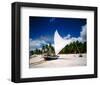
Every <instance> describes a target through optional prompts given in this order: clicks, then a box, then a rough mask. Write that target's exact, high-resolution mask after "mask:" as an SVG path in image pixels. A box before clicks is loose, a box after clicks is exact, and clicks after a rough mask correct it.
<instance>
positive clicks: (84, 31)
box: [64, 25, 87, 42]
mask: <svg viewBox="0 0 100 85" xmlns="http://www.w3.org/2000/svg"><path fill="white" fill-rule="evenodd" d="M86 28H87V26H86V25H84V26H82V30H81V32H80V36H79V37H71V35H70V34H68V35H67V36H66V37H64V39H68V40H71V42H74V41H79V42H85V41H86Z"/></svg>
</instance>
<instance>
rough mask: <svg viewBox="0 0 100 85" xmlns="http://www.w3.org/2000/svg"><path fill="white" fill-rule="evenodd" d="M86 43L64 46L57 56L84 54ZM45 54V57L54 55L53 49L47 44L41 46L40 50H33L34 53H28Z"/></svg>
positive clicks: (73, 43)
mask: <svg viewBox="0 0 100 85" xmlns="http://www.w3.org/2000/svg"><path fill="white" fill-rule="evenodd" d="M86 48H87V47H86V42H83V43H82V42H79V41H76V42H72V43H70V44H68V45H66V46H65V47H64V48H63V49H62V50H61V51H60V53H59V54H76V53H86ZM43 53H46V54H47V55H50V54H55V51H54V47H53V46H52V45H51V43H49V44H48V45H43V46H42V49H41V50H40V49H37V48H36V49H35V50H34V51H30V55H33V54H43Z"/></svg>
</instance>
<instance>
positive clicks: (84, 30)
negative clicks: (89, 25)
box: [80, 25, 87, 41]
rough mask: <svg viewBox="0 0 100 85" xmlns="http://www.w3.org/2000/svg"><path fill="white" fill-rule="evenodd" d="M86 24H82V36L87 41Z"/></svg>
mask: <svg viewBox="0 0 100 85" xmlns="http://www.w3.org/2000/svg"><path fill="white" fill-rule="evenodd" d="M86 33H87V32H86V25H84V26H82V31H81V32H80V37H81V38H82V40H83V41H86Z"/></svg>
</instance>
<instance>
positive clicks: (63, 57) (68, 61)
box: [29, 54, 87, 68]
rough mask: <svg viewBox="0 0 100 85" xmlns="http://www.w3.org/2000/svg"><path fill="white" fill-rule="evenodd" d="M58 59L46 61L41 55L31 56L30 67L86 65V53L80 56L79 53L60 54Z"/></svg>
mask: <svg viewBox="0 0 100 85" xmlns="http://www.w3.org/2000/svg"><path fill="white" fill-rule="evenodd" d="M58 56H59V58H58V59H56V60H51V61H45V60H44V58H43V57H42V56H41V55H38V57H34V58H30V64H29V67H30V68H43V67H48V68H49V67H67V66H86V64H87V58H86V54H82V56H83V57H79V54H59V55H58Z"/></svg>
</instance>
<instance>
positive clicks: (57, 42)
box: [44, 30, 71, 60]
mask: <svg viewBox="0 0 100 85" xmlns="http://www.w3.org/2000/svg"><path fill="white" fill-rule="evenodd" d="M70 42H71V40H65V39H64V38H62V37H61V36H60V35H59V33H58V31H57V30H56V31H55V33H54V50H55V55H50V53H51V49H50V48H49V50H48V51H49V55H47V56H46V57H44V59H45V60H54V59H58V57H59V56H58V53H59V52H60V51H61V50H62V49H63V48H64V47H65V46H66V45H67V44H69V43H70Z"/></svg>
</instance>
